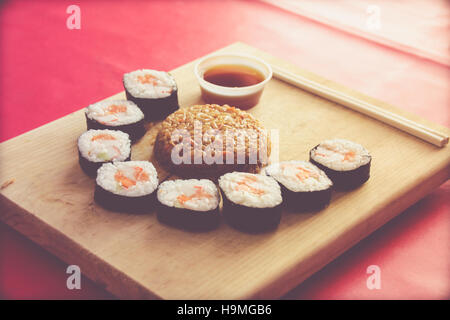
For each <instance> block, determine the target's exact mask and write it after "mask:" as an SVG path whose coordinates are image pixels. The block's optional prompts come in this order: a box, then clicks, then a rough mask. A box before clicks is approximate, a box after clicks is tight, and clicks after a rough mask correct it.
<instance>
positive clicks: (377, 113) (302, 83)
mask: <svg viewBox="0 0 450 320" xmlns="http://www.w3.org/2000/svg"><path fill="white" fill-rule="evenodd" d="M272 70H273V75H274V77H276V78H278V79H280V80H282V81H284V82H287V83H289V84H291V85H294V86H296V87H298V88H300V89H303V90H305V91H308V92H311V93H313V94H315V95H317V96H320V97H322V98H325V99H327V100H330V101H333V102H336V103H338V104H340V105H343V106H345V107H348V108H350V109H352V110H355V111H357V112H360V113H363V114H365V115H367V116H369V117H372V118H374V119H377V120H379V121H381V122H383V123H386V124H388V125H390V126H392V127H395V128H397V129H399V130H402V131H405V132H407V133H409V134H411V135H413V136H416V137H417V138H420V139H422V140H425V141H427V142H429V143H432V144H434V145H435V146H438V147H444V146H445V145H446V144H447V143H448V140H449V137H448V136H447V135H445V134H442V133H440V132H437V131H435V130H433V129H430V128H427V127H425V126H423V125H421V124H419V123H416V122H414V121H411V120H409V119H406V118H404V117H402V116H400V115H398V114H395V113H392V112H389V111H387V110H384V109H382V108H380V107H377V106H375V105H373V104H371V103H368V102H365V101H362V100H360V99H357V98H354V97H351V96H349V95H346V94H345V93H342V92H339V91H337V90H334V89H331V88H328V87H326V86H324V85H321V84H319V83H317V82H314V81H311V80H309V79H307V78H305V77H302V76H299V75H296V74H293V73H291V72H289V71H286V70H283V69H281V68H279V67H276V66H274V65H272Z"/></svg>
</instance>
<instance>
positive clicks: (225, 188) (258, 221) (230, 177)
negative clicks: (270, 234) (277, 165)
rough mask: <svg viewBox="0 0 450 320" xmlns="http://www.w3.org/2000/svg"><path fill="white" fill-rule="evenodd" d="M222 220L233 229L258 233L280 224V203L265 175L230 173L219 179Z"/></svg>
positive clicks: (276, 190) (273, 184)
mask: <svg viewBox="0 0 450 320" xmlns="http://www.w3.org/2000/svg"><path fill="white" fill-rule="evenodd" d="M219 187H220V190H221V191H222V198H223V216H224V218H225V220H226V221H227V222H228V223H229V224H230V225H231V226H232V227H234V228H236V229H238V230H241V231H244V232H249V233H258V232H265V231H270V230H274V229H276V228H277V226H278V225H279V223H280V219H281V207H282V202H283V199H282V197H281V189H280V186H279V184H278V182H276V180H275V179H273V178H272V177H269V176H265V175H259V174H253V173H246V172H237V171H235V172H230V173H226V174H224V175H223V176H221V177H220V178H219Z"/></svg>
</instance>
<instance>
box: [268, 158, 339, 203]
mask: <svg viewBox="0 0 450 320" xmlns="http://www.w3.org/2000/svg"><path fill="white" fill-rule="evenodd" d="M265 172H266V174H267V175H269V176H271V177H272V178H274V179H275V180H277V182H278V183H279V184H280V185H281V190H282V195H283V199H284V203H285V204H286V206H287V207H288V208H290V209H294V210H299V211H316V210H320V209H322V208H324V207H326V206H327V205H328V204H329V203H330V199H331V191H332V187H333V182H332V181H331V180H330V179H329V178H328V177H327V175H326V174H325V172H323V171H322V170H320V169H319V168H318V167H317V166H315V165H313V164H312V163H311V162H308V161H299V160H291V161H283V162H278V163H274V164H271V165H269V166H268V167H266V168H265Z"/></svg>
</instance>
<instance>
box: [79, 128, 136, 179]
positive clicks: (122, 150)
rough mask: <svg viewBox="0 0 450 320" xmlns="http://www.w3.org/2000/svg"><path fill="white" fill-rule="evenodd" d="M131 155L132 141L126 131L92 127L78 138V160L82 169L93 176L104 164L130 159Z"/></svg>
mask: <svg viewBox="0 0 450 320" xmlns="http://www.w3.org/2000/svg"><path fill="white" fill-rule="evenodd" d="M130 156H131V141H130V138H129V136H128V134H127V133H125V132H122V131H117V130H108V129H105V130H93V129H92V130H88V131H86V132H84V133H83V134H82V135H81V136H80V137H79V138H78V160H79V163H80V166H81V169H83V171H84V172H85V173H86V174H87V175H89V176H91V177H95V175H96V174H97V170H98V168H100V167H101V165H102V164H104V163H106V162H111V161H113V160H118V161H125V160H129V159H130Z"/></svg>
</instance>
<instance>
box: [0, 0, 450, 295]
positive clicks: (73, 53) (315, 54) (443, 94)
mask: <svg viewBox="0 0 450 320" xmlns="http://www.w3.org/2000/svg"><path fill="white" fill-rule="evenodd" d="M71 4H72V3H71V2H70V1H33V2H31V1H26V2H25V1H10V2H7V3H5V4H3V6H2V7H1V12H0V15H1V16H0V41H1V48H2V52H1V56H0V63H1V65H0V70H1V82H0V92H1V94H0V105H1V109H0V110H1V114H0V121H1V127H0V139H1V140H2V141H4V140H6V139H9V138H12V137H14V136H16V135H19V134H21V133H24V132H26V131H28V130H31V129H33V128H36V127H38V126H40V125H43V124H45V123H47V122H49V121H51V120H54V119H57V118H59V117H61V116H64V115H66V114H68V113H70V112H72V111H75V110H77V109H80V108H81V107H84V106H86V105H88V104H89V103H92V102H95V101H97V100H100V99H102V98H105V97H107V96H110V95H112V94H114V93H117V92H119V91H121V90H122V86H121V81H120V78H121V75H122V74H123V73H124V72H125V71H129V70H133V69H137V68H141V67H149V68H157V69H162V70H169V69H172V68H174V67H177V66H179V65H181V64H184V63H186V62H188V61H191V60H193V59H195V58H197V57H199V56H201V55H204V54H206V53H209V52H211V51H213V50H216V49H218V48H220V47H223V46H226V45H228V44H230V43H232V42H235V41H244V42H247V43H249V44H250V45H253V46H256V47H258V48H261V49H263V50H266V51H268V52H270V53H272V54H274V55H277V56H280V57H282V58H285V59H288V60H290V61H292V62H294V63H296V64H297V65H299V66H300V67H303V68H305V69H308V70H310V71H313V72H315V73H318V74H320V75H322V76H324V77H327V78H329V79H331V80H334V81H336V82H340V83H342V84H344V85H347V86H349V87H351V88H354V89H357V90H359V91H362V92H364V93H366V94H369V95H372V96H375V97H377V98H379V99H381V100H385V101H387V102H389V103H391V104H394V105H398V106H399V107H402V108H405V109H408V110H410V111H412V112H415V113H418V114H420V115H422V116H423V117H426V118H428V119H430V120H433V121H435V122H438V123H440V124H444V125H446V126H449V124H450V119H449V102H450V99H449V98H450V90H449V89H450V88H449V86H450V81H449V69H448V68H447V67H446V66H444V65H442V64H438V63H434V62H432V61H427V60H423V59H420V58H418V57H416V56H413V55H409V54H405V53H402V52H398V51H396V50H393V49H388V48H386V47H383V46H380V45H378V44H375V43H373V42H370V41H367V40H362V39H361V38H358V37H356V36H354V35H349V34H347V33H343V32H341V31H338V30H335V29H333V28H331V27H328V26H325V25H323V24H318V23H314V22H311V21H310V20H307V19H304V18H301V17H299V16H297V15H295V14H291V13H288V12H286V11H284V10H281V9H278V8H275V7H273V6H271V5H269V4H266V3H261V2H257V1H151V2H150V1H148V2H147V1H137V0H136V1H127V2H125V1H121V2H109V1H79V2H78V3H77V4H78V5H79V6H80V8H81V29H80V30H69V29H67V27H66V19H67V17H68V16H69V15H68V14H67V13H66V8H67V7H68V6H69V5H71ZM449 189H450V185H449V184H448V183H447V184H446V185H444V186H442V187H441V188H439V189H437V190H436V191H434V192H433V193H432V194H430V195H429V196H427V197H426V198H424V199H423V200H421V201H420V202H418V203H417V204H416V205H414V206H413V207H411V208H410V209H408V210H407V211H406V212H404V213H403V214H401V215H400V216H399V217H397V218H396V219H394V220H393V221H391V222H390V223H388V224H387V225H386V226H384V227H383V228H381V229H380V230H378V231H377V232H375V233H374V234H372V235H371V236H370V237H368V238H367V239H365V240H364V241H362V242H361V243H359V244H358V245H357V246H356V247H354V248H352V249H351V250H349V251H348V252H347V253H345V254H344V255H343V256H341V257H340V258H338V259H337V260H336V261H334V262H333V263H331V264H329V265H328V266H327V267H325V268H324V269H323V270H321V271H320V272H318V273H317V274H315V275H314V276H312V277H311V278H310V279H308V280H307V281H306V282H305V283H303V284H302V285H300V286H299V287H298V288H296V289H295V290H293V291H292V292H290V293H289V294H288V295H287V297H288V298H308V299H328V298H344V299H346V298H370V299H371V298H374V299H379V298H400V299H411V298H424V299H429V298H449V296H450V281H449V279H450V250H449V239H450V231H449V230H450V219H449V218H450V213H449V204H448V200H447V199H448V198H449ZM71 263H74V264H76V261H73V262H71ZM369 265H378V266H379V267H380V270H381V284H382V286H381V289H380V290H369V289H368V288H367V286H366V279H367V277H368V275H367V274H366V269H367V267H368V266H369ZM66 267H67V264H66V263H64V262H61V261H60V260H58V259H57V258H55V257H53V256H52V255H51V254H49V253H47V252H46V251H45V250H43V249H41V248H39V247H38V246H37V245H35V244H33V243H31V242H30V241H29V240H27V239H26V238H24V237H23V236H21V235H19V234H18V233H16V232H15V231H13V230H12V229H10V228H9V227H7V226H5V225H4V224H0V297H2V298H104V297H110V296H109V294H108V293H106V292H105V291H104V290H103V289H102V288H100V287H98V286H96V285H95V284H93V283H92V282H90V281H89V280H88V279H83V281H82V289H81V290H78V291H77V290H73V291H69V290H68V289H67V288H66V277H67V275H66V273H65V270H66Z"/></svg>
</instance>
